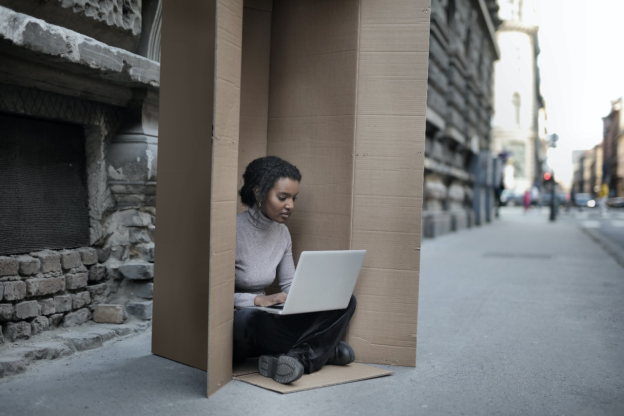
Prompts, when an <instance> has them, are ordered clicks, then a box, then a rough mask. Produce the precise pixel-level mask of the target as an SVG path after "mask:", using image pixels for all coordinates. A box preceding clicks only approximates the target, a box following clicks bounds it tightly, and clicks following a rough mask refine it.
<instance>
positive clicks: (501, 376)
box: [0, 209, 624, 416]
mask: <svg viewBox="0 0 624 416" xmlns="http://www.w3.org/2000/svg"><path fill="white" fill-rule="evenodd" d="M421 267H422V272H421V285H420V307H419V309H420V316H419V328H418V360H417V367H416V368H401V367H388V368H390V369H392V370H394V371H395V374H394V375H393V376H391V377H385V378H381V379H376V380H368V381H362V382H358V383H352V384H346V385H341V386H335V387H329V388H324V389H318V390H311V391H306V392H301V393H294V394H290V395H279V394H276V393H272V392H269V391H266V390H262V389H259V388H256V387H253V386H250V385H247V384H244V383H241V382H231V383H229V384H228V385H227V386H225V387H224V388H223V389H222V390H221V391H219V392H218V393H217V394H216V395H215V396H213V397H212V398H211V399H205V398H204V394H205V373H204V372H202V371H199V370H195V369H192V368H190V367H186V366H184V365H181V364H177V363H175V362H172V361H168V360H165V359H162V358H159V357H155V356H153V355H151V354H150V333H149V331H148V332H145V333H143V334H141V335H137V336H135V337H133V338H131V339H128V340H124V341H122V342H117V343H115V344H111V345H108V346H105V347H103V348H101V349H98V350H94V351H91V352H89V351H86V352H82V353H76V354H74V355H73V356H72V357H68V358H62V359H60V360H57V361H52V362H46V363H44V364H42V365H40V366H38V367H37V368H35V369H33V370H32V371H28V372H26V373H25V374H22V375H18V376H14V377H10V378H5V379H3V380H1V381H0V415H30V414H45V415H47V416H53V415H64V416H71V415H82V414H89V415H92V416H95V415H110V414H118V415H179V414H182V415H206V414H210V415H251V414H253V415H264V414H266V415H275V414H289V415H297V416H299V415H314V416H318V415H337V414H347V415H356V414H359V415H375V416H376V415H386V414H393V415H394V414H396V415H408V414H409V415H415V414H418V415H455V414H457V415H459V414H465V415H492V414H502V415H560V414H574V415H620V414H624V391H623V389H624V302H623V300H624V269H623V268H621V267H620V266H619V265H618V264H617V263H616V262H615V261H614V260H613V259H612V258H611V257H610V256H609V255H607V254H606V253H605V252H604V251H603V250H602V249H601V248H600V247H599V246H598V245H597V244H595V243H594V242H593V241H592V240H591V239H590V238H589V237H588V236H587V235H586V234H585V233H583V232H582V231H581V229H580V228H579V227H578V226H576V225H575V224H572V223H566V222H561V221H559V222H556V223H554V224H553V223H549V222H548V217H547V213H546V212H545V213H542V214H538V213H535V214H531V215H523V214H522V213H521V212H520V211H517V210H513V209H507V210H502V211H501V219H500V220H497V221H496V222H495V223H493V224H491V225H487V226H484V227H480V228H477V229H472V230H467V231H462V232H458V233H454V234H449V235H446V236H443V237H440V238H438V239H436V240H427V241H425V242H424V243H423V248H422V266H421ZM384 368H386V367H384Z"/></svg>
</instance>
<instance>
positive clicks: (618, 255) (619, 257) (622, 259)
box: [580, 226, 624, 268]
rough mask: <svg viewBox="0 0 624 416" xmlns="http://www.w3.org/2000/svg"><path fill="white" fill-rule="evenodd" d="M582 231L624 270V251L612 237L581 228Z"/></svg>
mask: <svg viewBox="0 0 624 416" xmlns="http://www.w3.org/2000/svg"><path fill="white" fill-rule="evenodd" d="M580 228H581V230H582V231H583V232H584V233H585V234H587V235H588V236H589V238H591V239H592V240H594V242H595V243H596V244H598V245H599V246H600V247H602V249H603V250H604V251H606V252H607V254H609V255H610V256H611V257H612V258H613V260H615V262H616V263H617V264H619V265H620V266H621V267H622V268H624V250H621V249H619V248H618V244H617V243H616V242H615V241H613V240H612V239H611V238H610V237H607V236H605V235H601V234H600V233H597V232H595V231H593V230H592V229H590V228H586V227H583V226H580Z"/></svg>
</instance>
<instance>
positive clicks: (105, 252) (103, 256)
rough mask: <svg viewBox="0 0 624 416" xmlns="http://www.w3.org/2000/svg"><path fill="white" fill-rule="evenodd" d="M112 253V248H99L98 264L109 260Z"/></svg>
mask: <svg viewBox="0 0 624 416" xmlns="http://www.w3.org/2000/svg"><path fill="white" fill-rule="evenodd" d="M111 251H112V249H111V248H110V247H106V248H98V249H97V256H98V262H100V263H104V262H105V261H106V260H108V259H109V258H110V255H111Z"/></svg>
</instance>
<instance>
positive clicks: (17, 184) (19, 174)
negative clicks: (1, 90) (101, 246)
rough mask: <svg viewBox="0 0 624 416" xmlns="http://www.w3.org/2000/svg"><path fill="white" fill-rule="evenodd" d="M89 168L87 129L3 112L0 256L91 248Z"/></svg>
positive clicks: (0, 125) (0, 123)
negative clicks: (87, 160)
mask: <svg viewBox="0 0 624 416" xmlns="http://www.w3.org/2000/svg"><path fill="white" fill-rule="evenodd" d="M42 108H43V107H42ZM85 165H86V161H85V138H84V130H83V127H82V126H79V125H73V124H66V123H56V122H50V121H43V120H36V119H32V118H27V117H20V116H14V115H8V114H2V113H0V255H2V254H17V253H27V252H30V251H36V250H41V249H45V248H50V249H61V248H72V247H80V246H86V245H88V244H89V208H88V192H87V175H86V166H85Z"/></svg>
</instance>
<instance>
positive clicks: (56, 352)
mask: <svg viewBox="0 0 624 416" xmlns="http://www.w3.org/2000/svg"><path fill="white" fill-rule="evenodd" d="M37 349H38V350H39V351H41V358H39V359H41V360H56V359H57V358H61V357H66V356H68V355H72V354H73V353H74V350H73V349H72V348H71V347H69V346H68V345H67V344H65V343H63V342H54V341H52V342H45V343H41V344H37Z"/></svg>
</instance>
